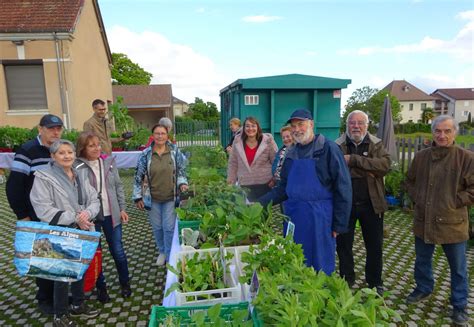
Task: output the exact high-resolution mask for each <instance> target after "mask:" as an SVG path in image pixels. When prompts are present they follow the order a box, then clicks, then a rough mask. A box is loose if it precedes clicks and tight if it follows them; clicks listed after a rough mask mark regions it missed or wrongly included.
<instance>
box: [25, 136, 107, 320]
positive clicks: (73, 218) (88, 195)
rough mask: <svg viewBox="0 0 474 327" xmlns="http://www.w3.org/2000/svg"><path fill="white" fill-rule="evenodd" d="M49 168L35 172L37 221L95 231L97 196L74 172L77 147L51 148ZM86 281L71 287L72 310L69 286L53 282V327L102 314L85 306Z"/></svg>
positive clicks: (32, 195) (63, 142) (66, 143)
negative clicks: (71, 318) (55, 221)
mask: <svg viewBox="0 0 474 327" xmlns="http://www.w3.org/2000/svg"><path fill="white" fill-rule="evenodd" d="M49 150H50V153H51V158H52V159H53V160H52V161H51V163H50V166H49V167H48V168H46V169H44V170H40V171H37V172H35V180H34V183H33V188H32V189H31V193H30V199H31V204H32V205H33V208H34V210H35V212H36V215H37V216H38V218H39V219H40V220H41V221H43V222H46V223H50V222H51V221H52V220H53V219H54V220H56V219H57V224H58V225H64V226H72V225H74V226H78V227H79V228H80V229H83V230H94V223H93V219H94V218H95V216H96V215H97V214H98V213H99V208H100V204H99V199H98V197H97V192H96V191H95V189H94V188H93V187H92V186H91V185H90V183H89V181H88V180H87V179H84V178H81V177H80V176H79V175H78V174H77V171H76V170H75V169H74V168H73V163H74V160H75V149H74V145H73V144H72V143H71V142H70V141H67V140H58V141H56V142H54V143H53V144H52V145H51V147H50V148H49ZM83 287H84V286H83V280H80V281H77V282H73V283H71V293H72V305H71V306H70V307H69V305H68V303H69V301H68V293H69V283H67V282H58V281H55V282H54V294H53V302H54V303H53V308H54V321H53V326H76V324H75V323H74V321H72V320H70V316H78V317H84V318H93V317H96V316H97V315H98V314H99V311H98V310H96V309H94V308H91V307H89V306H87V305H86V304H85V303H84V291H83Z"/></svg>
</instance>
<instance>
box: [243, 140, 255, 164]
mask: <svg viewBox="0 0 474 327" xmlns="http://www.w3.org/2000/svg"><path fill="white" fill-rule="evenodd" d="M257 149H258V145H257V146H256V147H255V148H253V149H251V148H250V147H249V146H248V145H247V144H245V145H244V150H245V156H246V157H247V162H248V163H249V166H252V162H253V159H255V154H256V153H257Z"/></svg>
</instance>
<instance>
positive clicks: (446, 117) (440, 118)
mask: <svg viewBox="0 0 474 327" xmlns="http://www.w3.org/2000/svg"><path fill="white" fill-rule="evenodd" d="M446 120H451V121H452V122H453V126H454V131H455V132H457V131H458V130H459V124H458V123H457V121H455V120H454V118H453V117H451V116H449V115H439V116H437V117H436V118H435V119H433V121H432V122H431V132H432V133H434V131H435V129H436V126H437V125H438V124H439V123H442V122H444V121H446Z"/></svg>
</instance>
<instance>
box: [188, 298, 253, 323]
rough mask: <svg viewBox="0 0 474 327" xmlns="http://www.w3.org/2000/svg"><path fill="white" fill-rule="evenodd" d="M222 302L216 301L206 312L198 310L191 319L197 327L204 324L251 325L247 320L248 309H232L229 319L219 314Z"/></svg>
mask: <svg viewBox="0 0 474 327" xmlns="http://www.w3.org/2000/svg"><path fill="white" fill-rule="evenodd" d="M221 308H222V304H221V303H218V304H215V305H213V306H212V307H210V308H209V309H208V310H207V312H204V311H198V312H196V313H195V314H194V315H193V316H192V317H191V319H192V320H193V322H194V323H195V324H196V326H197V327H206V326H232V327H252V326H253V322H252V321H251V320H249V319H248V318H249V312H248V310H234V311H232V313H231V319H226V318H225V317H222V316H221Z"/></svg>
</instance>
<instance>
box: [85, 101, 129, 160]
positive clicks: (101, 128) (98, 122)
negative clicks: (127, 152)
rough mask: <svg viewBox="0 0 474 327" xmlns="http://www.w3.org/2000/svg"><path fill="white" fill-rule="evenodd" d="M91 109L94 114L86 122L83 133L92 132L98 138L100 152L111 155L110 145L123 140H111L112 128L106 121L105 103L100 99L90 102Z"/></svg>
mask: <svg viewBox="0 0 474 327" xmlns="http://www.w3.org/2000/svg"><path fill="white" fill-rule="evenodd" d="M92 109H93V110H94V114H93V115H92V117H91V118H89V119H88V120H86V122H85V123H84V126H83V129H84V132H93V133H94V134H95V135H97V137H98V138H99V141H100V145H101V147H102V152H104V153H107V154H109V155H110V154H111V153H112V143H116V142H120V141H122V140H124V139H123V138H111V137H110V134H111V133H112V126H111V124H110V122H109V120H108V119H107V117H106V116H107V108H106V107H105V102H104V101H102V100H100V99H95V100H94V101H92Z"/></svg>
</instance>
